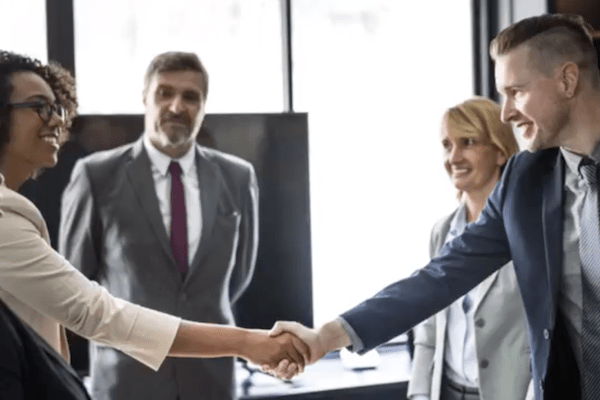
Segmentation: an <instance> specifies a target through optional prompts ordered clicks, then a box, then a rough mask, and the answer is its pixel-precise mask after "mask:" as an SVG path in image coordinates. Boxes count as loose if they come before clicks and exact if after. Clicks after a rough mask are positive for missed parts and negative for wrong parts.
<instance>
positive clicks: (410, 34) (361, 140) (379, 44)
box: [292, 0, 473, 325]
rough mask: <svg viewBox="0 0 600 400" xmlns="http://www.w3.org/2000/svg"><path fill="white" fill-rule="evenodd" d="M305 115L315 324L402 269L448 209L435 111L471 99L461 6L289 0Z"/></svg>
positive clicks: (466, 16)
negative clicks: (308, 137)
mask: <svg viewBox="0 0 600 400" xmlns="http://www.w3.org/2000/svg"><path fill="white" fill-rule="evenodd" d="M292 6H293V9H292V28H293V36H292V37H293V49H294V52H293V55H294V75H293V77H294V103H295V108H296V110H297V111H308V113H309V134H310V184H311V186H310V190H311V230H312V255H313V295H314V316H315V324H316V325H320V324H321V323H323V322H325V321H326V320H328V319H330V318H332V317H335V316H336V315H338V313H340V312H343V311H345V310H346V309H347V308H349V307H352V306H354V305H356V304H357V303H358V302H359V301H361V300H364V299H365V298H367V297H369V296H371V295H373V294H374V293H375V292H376V291H378V290H379V289H381V288H383V287H384V286H385V285H387V284H389V283H392V282H394V281H395V280H397V279H399V278H403V277H406V276H408V275H410V274H411V273H412V272H413V271H414V270H415V269H417V268H420V267H422V266H424V265H425V263H426V262H427V260H428V259H429V255H428V249H429V237H430V230H431V228H432V225H433V224H434V223H435V221H437V220H439V219H440V218H442V217H443V216H445V215H446V214H448V213H449V212H451V211H452V210H453V209H454V208H455V207H456V206H457V201H456V200H455V191H454V188H453V186H452V185H451V184H450V182H449V179H448V177H447V175H446V173H445V170H444V168H443V165H442V152H441V145H440V139H439V132H440V119H441V115H442V113H443V112H444V110H445V109H446V108H448V107H450V106H452V105H455V104H456V103H458V102H460V101H462V100H464V99H467V98H468V97H470V96H471V95H472V94H473V84H472V54H471V53H472V37H471V17H470V15H471V12H470V1H468V0H460V1H447V0H433V1H427V2H407V1H397V0H294V1H293V2H292Z"/></svg>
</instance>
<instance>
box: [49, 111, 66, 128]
mask: <svg viewBox="0 0 600 400" xmlns="http://www.w3.org/2000/svg"><path fill="white" fill-rule="evenodd" d="M66 123H67V121H66V116H65V117H63V116H61V115H60V114H59V113H58V112H57V111H56V110H52V114H51V115H50V121H48V126H50V127H54V126H57V127H60V128H62V127H64V126H65V124H66Z"/></svg>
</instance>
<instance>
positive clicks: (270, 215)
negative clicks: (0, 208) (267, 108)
mask: <svg viewBox="0 0 600 400" xmlns="http://www.w3.org/2000/svg"><path fill="white" fill-rule="evenodd" d="M72 131H73V138H72V141H71V142H70V143H68V144H67V145H66V146H65V147H64V149H63V150H62V151H61V155H60V157H59V163H58V165H57V166H56V167H55V168H53V169H50V170H47V171H44V172H43V173H42V174H41V175H40V176H39V177H38V179H37V180H36V181H30V182H28V183H27V184H26V185H24V187H23V188H22V191H21V192H22V193H23V194H25V195H26V196H28V197H29V198H30V199H32V200H33V201H34V203H36V205H37V206H38V207H39V208H40V211H41V212H42V214H43V215H44V218H45V219H46V221H47V223H48V228H49V232H50V236H51V240H52V243H53V246H55V247H56V243H57V236H58V223H59V220H60V196H61V193H62V190H63V189H64V187H65V186H66V184H67V183H68V180H69V176H70V173H71V170H72V168H73V165H74V163H75V161H76V160H77V159H79V158H81V157H83V156H84V155H86V154H89V153H92V152H95V151H99V150H104V149H110V148H113V147H116V146H119V145H122V144H125V143H129V142H132V141H134V140H136V139H137V138H139V136H140V134H141V133H142V131H143V116H142V115H106V116H96V115H86V116H80V117H78V118H77V119H76V121H75V122H74V125H73V130H72ZM198 141H199V142H200V143H201V144H202V145H205V146H208V147H214V148H216V149H219V150H221V151H224V152H227V153H230V154H234V155H237V156H239V157H241V158H243V159H246V160H247V161H249V162H251V163H252V164H253V165H254V168H255V170H256V175H257V179H258V184H259V190H260V200H259V213H260V226H259V234H260V239H259V248H258V258H257V264H256V271H255V274H254V278H253V281H252V283H251V285H250V287H249V288H248V290H247V292H246V293H245V295H244V296H243V297H242V298H241V299H240V300H239V302H238V303H237V305H236V317H237V323H238V325H240V326H244V327H250V328H270V327H271V326H272V325H273V323H274V322H275V321H277V320H280V319H285V320H295V321H299V322H301V323H303V324H306V325H309V326H312V324H313V312H312V288H311V287H312V274H311V248H310V209H309V180H308V178H309V175H308V127H307V115H306V114H303V113H289V114H287V113H286V114H211V115H207V116H206V119H205V122H204V125H203V128H202V129H201V132H200V134H199V135H198ZM75 343H77V341H75ZM77 352H78V351H77V350H75V351H74V354H73V355H74V359H73V363H74V364H77V363H78V361H77V357H78V355H77ZM82 363H86V361H85V360H84V361H82ZM76 367H77V365H76ZM79 367H80V368H79V369H80V370H81V369H85V367H82V366H81V365H80V366H79Z"/></svg>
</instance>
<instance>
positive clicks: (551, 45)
mask: <svg viewBox="0 0 600 400" xmlns="http://www.w3.org/2000/svg"><path fill="white" fill-rule="evenodd" d="M592 31H593V28H592V26H591V25H590V24H588V23H587V22H585V20H584V19H583V17H581V16H580V15H570V14H544V15H541V16H537V17H531V18H526V19H523V20H521V21H519V22H517V23H515V24H513V25H511V26H509V27H508V28H506V29H504V30H502V31H501V32H500V33H499V34H498V35H497V36H496V37H495V38H494V39H493V40H492V42H491V43H490V56H491V57H492V59H493V60H494V61H496V60H497V58H498V57H499V56H502V55H505V54H507V53H509V52H510V51H512V50H514V49H515V48H517V47H519V46H521V45H526V46H528V48H529V49H530V53H529V62H530V63H532V64H533V66H534V67H535V68H536V69H537V70H539V71H541V72H544V73H546V74H549V73H551V72H552V70H553V68H556V67H557V66H558V65H557V64H558V63H559V62H560V63H565V62H569V61H570V62H573V63H575V64H577V66H578V67H579V69H580V71H582V73H584V74H586V75H587V76H588V77H589V78H590V80H591V82H592V83H593V84H594V85H595V86H598V85H599V82H600V78H599V72H598V55H597V52H596V48H595V47H594V40H593V38H592V34H591V32H592Z"/></svg>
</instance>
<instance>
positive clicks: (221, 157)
mask: <svg viewBox="0 0 600 400" xmlns="http://www.w3.org/2000/svg"><path fill="white" fill-rule="evenodd" d="M198 151H199V152H200V155H201V156H202V157H204V158H206V159H207V160H208V161H210V162H214V163H215V164H217V165H219V167H221V168H226V169H239V170H253V167H252V164H251V163H250V162H248V161H246V160H244V159H243V158H241V157H238V156H234V155H233V154H229V153H225V152H223V151H220V150H216V149H213V148H209V147H204V146H200V145H198Z"/></svg>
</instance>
